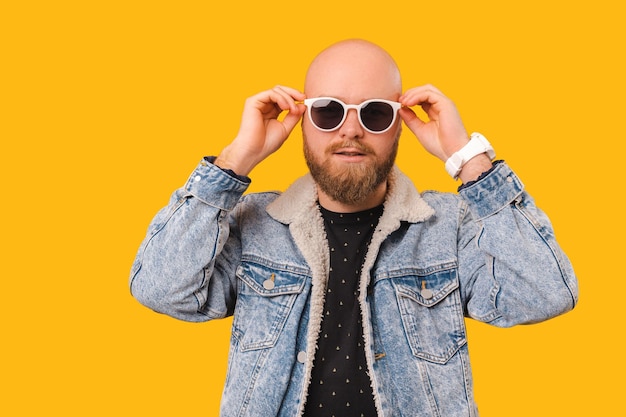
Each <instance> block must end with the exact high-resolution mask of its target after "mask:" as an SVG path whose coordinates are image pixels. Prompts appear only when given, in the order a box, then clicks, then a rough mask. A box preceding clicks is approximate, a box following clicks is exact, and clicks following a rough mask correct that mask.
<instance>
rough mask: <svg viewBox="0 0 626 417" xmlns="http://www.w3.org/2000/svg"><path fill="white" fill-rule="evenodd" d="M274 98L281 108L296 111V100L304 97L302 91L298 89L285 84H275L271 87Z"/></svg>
mask: <svg viewBox="0 0 626 417" xmlns="http://www.w3.org/2000/svg"><path fill="white" fill-rule="evenodd" d="M272 92H273V94H274V97H273V98H274V99H275V100H276V103H277V104H278V105H279V106H280V108H281V109H282V110H290V111H294V112H297V106H296V102H297V101H302V100H304V98H305V95H304V93H301V92H299V91H298V90H296V89H294V88H290V87H285V86H280V85H278V86H276V87H274V88H273V89H272Z"/></svg>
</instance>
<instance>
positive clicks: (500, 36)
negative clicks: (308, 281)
mask: <svg viewBox="0 0 626 417" xmlns="http://www.w3.org/2000/svg"><path fill="white" fill-rule="evenodd" d="M618 3H619V2H617V1H606V0H596V1H553V2H550V1H545V0H544V1H539V0H529V1H525V2H505V1H479V0H476V1H457V2H454V1H447V2H444V1H433V2H418V1H412V2H403V1H396V2H363V1H358V2H350V1H338V0H333V1H317V2H261V1H249V2H222V1H218V2H212V1H204V2H200V1H195V2H192V1H178V2H164V1H130V0H127V1H119V0H110V1H66V0H59V1H49V2H43V1H19V2H18V1H15V2H9V1H7V2H3V4H2V6H0V42H1V44H0V45H1V50H0V60H1V63H0V71H1V72H2V75H1V76H0V103H1V106H2V108H1V112H0V140H1V142H0V143H1V144H2V151H1V152H0V156H1V160H0V181H2V188H1V192H2V197H1V198H2V204H1V210H2V212H1V213H0V214H1V219H2V228H1V235H0V236H1V237H2V245H3V246H2V251H1V252H0V253H1V256H2V262H1V265H2V266H1V271H2V272H1V273H2V281H1V283H2V284H1V285H2V289H1V293H0V299H1V300H0V319H1V320H2V324H1V328H0V332H1V340H2V342H1V346H2V351H1V352H0V378H1V384H2V385H1V387H0V415H3V416H32V415H64V416H91V415H103V416H105V415H106V416H108V415H129V416H130V415H132V416H181V415H206V416H212V415H217V410H218V401H219V396H220V393H221V387H222V382H223V379H224V375H225V370H226V356H227V348H228V334H229V325H230V321H229V320H225V321H221V322H212V323H205V324H188V323H183V322H178V321H176V320H173V319H170V318H167V317H163V316H160V315H158V314H156V313H153V312H151V311H149V310H148V309H145V308H144V307H141V306H140V305H139V304H138V303H137V302H135V301H134V300H133V299H132V298H131V297H130V295H129V291H128V289H127V280H128V273H129V269H130V266H131V263H132V261H133V258H134V255H135V251H136V250H137V247H138V245H139V243H140V241H141V240H142V238H143V236H144V233H145V231H146V227H147V225H148V223H149V221H150V219H151V218H152V216H153V215H154V214H155V213H156V211H157V210H158V209H159V208H160V207H161V206H163V205H164V204H165V203H166V202H167V200H168V198H169V195H170V193H171V192H172V191H173V190H174V189H175V188H177V187H179V186H181V185H182V184H183V183H184V182H185V180H186V178H187V175H188V174H189V173H190V172H191V170H192V169H193V168H194V167H195V164H196V163H197V162H198V161H199V160H200V158H201V157H202V156H203V155H206V154H215V153H217V152H219V150H220V149H221V148H222V147H223V146H224V145H225V144H226V143H228V142H229V141H230V139H231V138H232V137H233V136H234V135H235V133H236V131H237V128H238V123H239V117H240V113H241V109H242V105H243V101H244V99H245V98H246V97H247V96H249V95H252V94H254V93H256V92H258V91H260V90H263V89H266V88H269V87H272V86H274V85H275V84H285V85H289V86H293V87H296V88H302V83H303V75H304V71H305V69H306V67H307V65H308V63H309V62H310V60H311V58H312V57H313V56H314V55H315V54H316V53H317V52H318V51H319V50H320V49H322V48H323V47H325V46H327V45H328V44H330V43H332V42H335V41H337V40H340V39H344V38H348V37H363V38H366V39H369V40H372V41H374V42H377V43H379V44H380V45H382V46H383V47H385V48H386V49H388V50H389V51H390V52H391V54H392V55H393V56H394V57H395V58H396V59H397V62H398V64H399V65H400V67H401V70H402V71H403V75H404V81H405V86H406V87H407V88H408V87H412V86H416V85H420V84H424V83H432V84H434V85H436V86H438V87H439V88H440V89H442V90H443V91H444V92H445V93H446V94H447V95H449V96H450V97H451V98H453V99H454V101H455V102H456V103H457V106H458V108H459V110H460V112H461V114H462V116H463V118H464V121H465V124H466V126H467V128H468V129H469V130H471V131H473V130H478V131H480V132H482V133H483V134H485V136H487V137H488V138H489V139H490V140H491V142H492V144H493V145H494V146H495V148H496V150H497V152H498V156H499V157H501V158H504V159H506V160H507V161H508V162H509V163H510V165H511V166H512V167H513V168H514V169H515V170H516V171H517V172H518V173H519V174H520V176H521V177H522V179H523V181H524V182H525V184H526V186H527V189H528V190H529V191H530V192H531V193H532V194H533V195H534V196H535V198H536V199H537V201H538V203H539V205H540V207H542V208H543V209H545V210H546V211H547V212H548V214H549V215H550V217H551V219H552V221H553V223H554V226H555V228H556V232H557V238H558V239H559V240H560V242H561V244H562V246H563V247H564V249H565V250H566V252H567V253H568V254H569V256H570V257H571V260H572V262H573V264H574V267H575V270H576V272H577V274H578V277H579V279H580V287H581V301H580V304H579V306H578V307H577V308H576V309H575V310H574V311H573V312H571V313H569V314H567V315H565V316H562V317H559V318H557V319H555V320H553V321H550V322H546V323H543V324H540V325H534V326H526V327H518V328H513V329H506V330H502V329H494V328H491V327H490V326H486V325H483V324H478V323H474V322H469V323H468V331H469V342H470V354H471V357H472V361H473V369H474V376H475V383H476V396H477V400H478V403H479V408H480V410H481V413H482V414H481V415H482V416H483V417H496V416H497V417H502V416H572V415H575V416H579V415H580V416H583V415H594V416H615V415H619V414H620V413H622V412H623V408H624V407H623V406H622V402H623V395H624V384H623V374H624V372H625V371H626V369H625V363H624V352H623V349H624V348H623V345H622V342H621V340H622V338H623V333H624V324H623V323H624V320H623V319H622V318H621V315H622V314H623V307H624V305H625V304H626V301H625V300H624V296H625V290H626V287H625V284H624V281H625V279H624V278H625V276H624V270H623V264H622V262H621V261H622V260H623V259H624V243H623V241H624V240H623V236H624V232H625V230H624V221H623V212H624V208H623V203H622V198H621V196H622V195H623V194H624V183H623V175H622V174H623V170H624V168H623V166H624V158H625V157H624V152H625V151H626V149H625V147H624V140H625V139H626V138H625V137H624V120H625V110H626V109H625V106H624V94H625V92H626V91H625V88H624V81H623V78H624V74H625V73H626V71H625V69H626V68H624V64H623V55H624V40H625V32H624V14H623V12H622V11H621V8H618V7H617V6H614V5H617V4H618ZM400 152H401V154H400V156H399V160H398V164H399V165H400V167H401V168H402V169H403V170H404V171H405V172H407V173H408V174H409V175H410V176H411V177H412V178H413V179H414V180H415V183H416V185H417V186H418V188H420V189H432V188H434V189H441V190H449V191H453V190H455V189H456V186H457V184H456V183H454V182H453V181H452V180H450V179H449V178H448V177H447V174H446V173H445V171H444V169H443V166H442V164H441V163H440V162H438V161H436V160H434V158H432V157H430V156H428V155H426V154H425V152H424V151H423V150H422V149H420V147H419V146H418V145H417V144H416V141H415V140H414V138H413V137H411V135H410V134H409V132H408V129H405V133H404V135H403V138H402V140H401V151H400ZM304 172H305V165H304V163H303V161H302V157H301V139H300V136H299V132H297V133H295V134H294V135H293V137H292V138H291V139H290V140H289V141H288V142H287V144H286V145H285V146H284V148H283V149H281V150H280V151H279V152H278V153H277V154H275V155H274V156H272V157H270V158H269V159H268V160H267V161H265V163H264V164H262V165H261V166H259V167H258V168H257V169H256V170H255V171H254V172H253V174H252V178H253V185H252V187H251V191H258V190H265V189H284V188H285V187H286V186H287V185H288V184H289V183H290V182H291V181H292V180H293V179H294V178H296V177H297V176H299V175H300V174H302V173H304Z"/></svg>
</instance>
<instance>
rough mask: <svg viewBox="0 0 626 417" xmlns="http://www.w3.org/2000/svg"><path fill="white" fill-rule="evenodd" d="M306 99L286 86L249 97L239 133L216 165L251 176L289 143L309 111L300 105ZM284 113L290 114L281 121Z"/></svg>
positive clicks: (221, 154) (219, 157)
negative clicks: (294, 129) (301, 119)
mask: <svg viewBox="0 0 626 417" xmlns="http://www.w3.org/2000/svg"><path fill="white" fill-rule="evenodd" d="M304 99H305V95H304V93H301V92H300V91H298V90H295V89H293V88H289V87H284V86H276V87H274V88H272V89H271V90H267V91H263V92H261V93H259V94H256V95H254V96H252V97H250V98H248V99H247V100H246V102H245V106H244V109H243V115H242V117H241V125H240V127H239V132H238V133H237V136H236V137H235V139H234V140H233V141H232V142H231V143H230V144H229V145H228V146H226V147H225V148H224V149H223V150H222V152H221V153H220V154H219V156H218V157H217V159H215V162H214V163H215V165H217V166H219V167H220V168H225V169H232V170H233V171H234V172H235V173H236V174H238V175H248V174H249V173H250V171H252V169H253V168H254V167H255V166H256V165H257V164H258V163H259V162H261V161H263V160H264V159H265V158H267V157H268V156H269V155H271V154H272V153H274V152H276V151H277V150H278V149H279V148H280V147H281V146H282V144H283V143H284V142H285V141H286V140H287V138H288V137H289V134H290V133H291V131H292V130H293V128H294V127H295V126H296V124H297V123H298V121H299V120H300V118H301V117H302V115H303V114H304V112H305V111H306V106H305V105H304V104H302V103H297V102H299V101H303V100H304ZM283 111H287V114H286V116H285V117H284V119H283V120H282V121H281V120H278V116H279V115H280V114H281V113H282V112H283Z"/></svg>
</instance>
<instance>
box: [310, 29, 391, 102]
mask: <svg viewBox="0 0 626 417" xmlns="http://www.w3.org/2000/svg"><path fill="white" fill-rule="evenodd" d="M304 92H305V94H306V95H307V96H308V97H320V96H332V97H336V98H340V99H342V100H344V101H346V102H347V103H360V102H362V101H364V100H366V99H370V98H386V99H391V100H396V99H397V98H398V97H399V96H400V94H401V93H402V81H401V78H400V71H399V70H398V66H397V65H396V63H395V61H394V60H393V58H392V57H391V56H390V55H389V54H388V53H387V51H385V50H384V49H382V48H381V47H379V46H378V45H375V44H373V43H371V42H368V41H364V40H360V39H350V40H345V41H341V42H338V43H336V44H333V45H331V46H330V47H328V48H326V49H324V50H323V51H322V52H321V53H320V54H318V55H317V56H316V57H315V59H314V60H313V62H312V63H311V65H310V66H309V70H308V71H307V74H306V79H305V83H304Z"/></svg>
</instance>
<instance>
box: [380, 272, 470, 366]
mask: <svg viewBox="0 0 626 417" xmlns="http://www.w3.org/2000/svg"><path fill="white" fill-rule="evenodd" d="M435 269H436V268H435ZM392 283H393V285H394V287H395V291H396V298H397V300H398V306H399V308H400V313H401V315H402V324H403V326H404V331H405V333H406V336H407V340H408V342H409V345H410V347H411V351H412V353H413V355H414V356H416V357H418V358H422V359H425V360H428V361H431V362H435V363H440V364H444V363H446V362H448V360H450V358H452V356H454V354H455V353H456V352H457V351H458V350H459V348H460V347H461V346H463V345H464V344H465V343H466V337H465V324H464V322H463V308H462V305H461V300H460V294H459V283H458V280H457V278H456V269H455V268H453V267H452V268H448V269H443V270H441V269H438V270H437V269H436V270H435V271H432V270H425V271H415V274H414V275H413V274H411V275H404V276H402V277H397V278H392Z"/></svg>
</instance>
